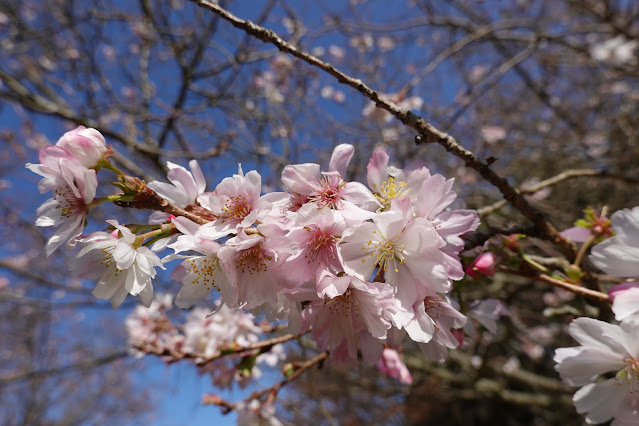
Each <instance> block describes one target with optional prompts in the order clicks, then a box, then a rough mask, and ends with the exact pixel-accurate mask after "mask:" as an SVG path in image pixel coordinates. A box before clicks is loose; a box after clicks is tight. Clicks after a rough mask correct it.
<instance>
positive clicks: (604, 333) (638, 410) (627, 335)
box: [554, 318, 639, 424]
mask: <svg viewBox="0 0 639 426" xmlns="http://www.w3.org/2000/svg"><path fill="white" fill-rule="evenodd" d="M568 330H569V332H570V335H571V336H572V337H573V338H575V339H576V340H577V342H579V343H580V344H581V346H577V347H572V348H559V349H557V350H556V352H555V357H554V360H555V362H556V363H557V365H556V366H555V369H556V370H557V371H558V372H559V374H560V375H561V378H562V379H563V380H564V381H565V382H566V383H568V384H569V385H572V386H582V387H581V388H580V389H579V390H578V391H577V392H576V393H575V395H574V396H573V402H574V403H575V407H576V408H577V412H579V413H581V414H584V415H585V416H586V422H588V423H603V422H606V421H608V420H610V419H612V418H614V419H616V420H617V423H618V424H637V423H639V394H638V393H637V389H638V388H639V342H638V341H637V333H638V332H639V323H637V322H635V321H623V322H622V323H621V324H619V325H612V324H608V323H605V322H603V321H599V320H595V319H592V318H577V319H575V320H574V321H573V322H572V323H571V324H570V326H569V328H568ZM607 372H614V373H615V376H614V377H612V378H609V379H606V380H601V381H598V380H597V377H598V376H599V375H601V374H604V373H607Z"/></svg>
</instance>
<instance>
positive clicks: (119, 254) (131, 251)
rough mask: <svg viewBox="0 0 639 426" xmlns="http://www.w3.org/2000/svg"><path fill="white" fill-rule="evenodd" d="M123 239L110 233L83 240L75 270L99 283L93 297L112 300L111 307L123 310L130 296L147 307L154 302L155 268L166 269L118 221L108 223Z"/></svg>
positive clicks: (93, 235) (74, 266)
mask: <svg viewBox="0 0 639 426" xmlns="http://www.w3.org/2000/svg"><path fill="white" fill-rule="evenodd" d="M107 222H108V223H109V224H111V225H112V226H113V227H115V228H116V229H117V230H118V231H119V233H120V234H121V237H120V238H118V237H117V236H113V235H112V234H110V233H107V232H94V233H93V234H91V235H89V236H87V237H86V238H83V239H82V240H80V241H79V242H80V244H81V246H82V248H81V249H80V251H79V252H78V254H77V255H76V259H75V262H74V264H73V269H74V271H75V273H76V274H77V275H78V276H81V277H84V278H88V279H98V283H97V285H96V287H95V290H93V295H94V296H95V297H97V298H98V299H111V306H113V307H114V308H117V307H119V306H120V305H121V304H122V302H123V301H124V299H125V298H126V296H127V295H128V294H131V295H132V296H140V301H141V302H142V303H143V304H144V305H145V306H147V307H148V306H150V305H151V302H152V301H153V285H152V283H151V281H152V279H153V278H155V275H156V271H155V267H160V268H162V269H165V268H164V266H162V261H161V260H160V258H159V257H158V256H157V255H156V254H155V253H153V252H152V251H151V250H150V249H149V248H148V247H144V246H140V245H139V244H140V243H139V242H138V240H137V238H136V236H135V235H134V234H133V233H132V232H131V231H130V230H129V229H128V228H126V227H125V226H122V225H120V224H119V223H118V222H117V221H116V220H108V221H107Z"/></svg>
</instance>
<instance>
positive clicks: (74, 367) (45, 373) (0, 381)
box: [0, 351, 130, 385]
mask: <svg viewBox="0 0 639 426" xmlns="http://www.w3.org/2000/svg"><path fill="white" fill-rule="evenodd" d="M129 355H130V354H129V352H126V351H125V352H114V353H112V354H109V355H105V356H103V357H101V358H95V359H89V360H84V361H80V362H77V363H75V364H71V365H66V366H64V367H57V368H51V369H49V370H40V371H28V372H26V373H18V374H13V375H9V376H5V377H0V385H6V384H9V383H13V382H18V381H22V380H33V379H38V378H41V377H51V376H56V375H59V374H64V373H69V372H72V371H82V370H91V369H93V368H95V367H99V366H101V365H105V364H109V363H111V362H113V361H117V360H118V359H122V358H126V357H127V356H129Z"/></svg>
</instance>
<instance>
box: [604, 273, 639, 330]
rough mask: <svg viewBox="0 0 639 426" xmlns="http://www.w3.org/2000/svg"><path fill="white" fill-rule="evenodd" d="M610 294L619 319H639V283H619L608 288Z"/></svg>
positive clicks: (616, 317) (614, 310)
mask: <svg viewBox="0 0 639 426" xmlns="http://www.w3.org/2000/svg"><path fill="white" fill-rule="evenodd" d="M608 294H609V295H610V300H611V301H612V312H614V313H615V319H617V321H625V320H633V321H639V283H637V282H627V283H622V284H617V285H616V286H614V287H612V288H611V289H610V290H608Z"/></svg>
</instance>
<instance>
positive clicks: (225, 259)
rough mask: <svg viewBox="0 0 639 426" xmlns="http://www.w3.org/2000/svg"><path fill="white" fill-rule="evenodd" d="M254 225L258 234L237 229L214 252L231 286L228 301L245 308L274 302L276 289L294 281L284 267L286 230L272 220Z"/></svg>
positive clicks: (276, 298)
mask: <svg viewBox="0 0 639 426" xmlns="http://www.w3.org/2000/svg"><path fill="white" fill-rule="evenodd" d="M257 229H258V231H259V234H251V235H248V234H246V233H245V232H240V233H239V234H238V235H237V236H236V237H233V238H231V239H229V240H228V241H227V242H226V244H225V245H224V247H222V248H221V249H220V250H219V252H218V258H219V259H220V261H221V262H222V267H223V269H224V271H225V272H226V274H227V276H228V278H229V281H230V282H231V285H232V286H233V288H234V289H235V293H234V296H233V303H232V305H233V306H237V307H241V308H243V309H247V310H249V309H254V308H257V307H258V306H262V305H269V304H272V305H276V304H278V293H279V291H281V290H282V289H284V288H287V287H289V286H295V285H296V284H295V283H291V281H290V280H289V279H288V277H287V275H286V270H285V268H284V265H285V260H286V258H287V257H288V256H289V253H290V242H289V241H288V240H287V239H286V238H285V234H286V231H284V230H283V229H282V228H280V227H279V226H277V225H275V224H264V225H258V228H257ZM297 285H299V284H297Z"/></svg>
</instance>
